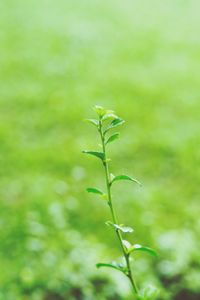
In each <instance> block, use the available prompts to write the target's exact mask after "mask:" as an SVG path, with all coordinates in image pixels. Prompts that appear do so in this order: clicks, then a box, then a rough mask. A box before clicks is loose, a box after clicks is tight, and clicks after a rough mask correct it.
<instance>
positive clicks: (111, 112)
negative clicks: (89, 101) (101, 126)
mask: <svg viewBox="0 0 200 300" xmlns="http://www.w3.org/2000/svg"><path fill="white" fill-rule="evenodd" d="M118 118H119V117H118V116H116V115H115V114H114V111H110V113H108V111H107V113H106V114H105V115H104V116H103V118H102V121H106V120H110V119H118Z"/></svg>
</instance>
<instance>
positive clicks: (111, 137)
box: [105, 132, 119, 145]
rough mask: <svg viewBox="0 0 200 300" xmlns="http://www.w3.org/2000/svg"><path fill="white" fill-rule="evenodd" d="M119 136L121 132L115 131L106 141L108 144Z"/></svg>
mask: <svg viewBox="0 0 200 300" xmlns="http://www.w3.org/2000/svg"><path fill="white" fill-rule="evenodd" d="M118 138H119V133H118V132H116V133H113V134H112V135H111V136H110V137H109V138H108V139H107V141H106V143H105V144H106V145H107V144H109V143H112V142H113V141H115V140H117V139H118Z"/></svg>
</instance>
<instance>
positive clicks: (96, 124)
mask: <svg viewBox="0 0 200 300" xmlns="http://www.w3.org/2000/svg"><path fill="white" fill-rule="evenodd" d="M85 122H87V123H90V124H92V125H95V126H96V127H98V126H99V121H98V120H96V119H85Z"/></svg>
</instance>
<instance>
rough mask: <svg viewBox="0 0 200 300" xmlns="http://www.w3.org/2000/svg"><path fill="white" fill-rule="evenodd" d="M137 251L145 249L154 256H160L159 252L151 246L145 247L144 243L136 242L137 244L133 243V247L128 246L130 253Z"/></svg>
mask: <svg viewBox="0 0 200 300" xmlns="http://www.w3.org/2000/svg"><path fill="white" fill-rule="evenodd" d="M135 251H144V252H147V253H149V254H151V255H153V256H158V254H157V252H156V251H155V250H153V249H152V248H149V247H144V246H142V245H139V244H136V245H133V246H132V245H131V247H129V248H128V253H131V252H135Z"/></svg>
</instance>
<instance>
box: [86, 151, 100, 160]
mask: <svg viewBox="0 0 200 300" xmlns="http://www.w3.org/2000/svg"><path fill="white" fill-rule="evenodd" d="M83 153H86V154H90V155H93V156H96V157H98V158H100V159H101V160H102V161H104V159H105V154H104V153H103V152H97V151H87V150H84V151H83Z"/></svg>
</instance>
